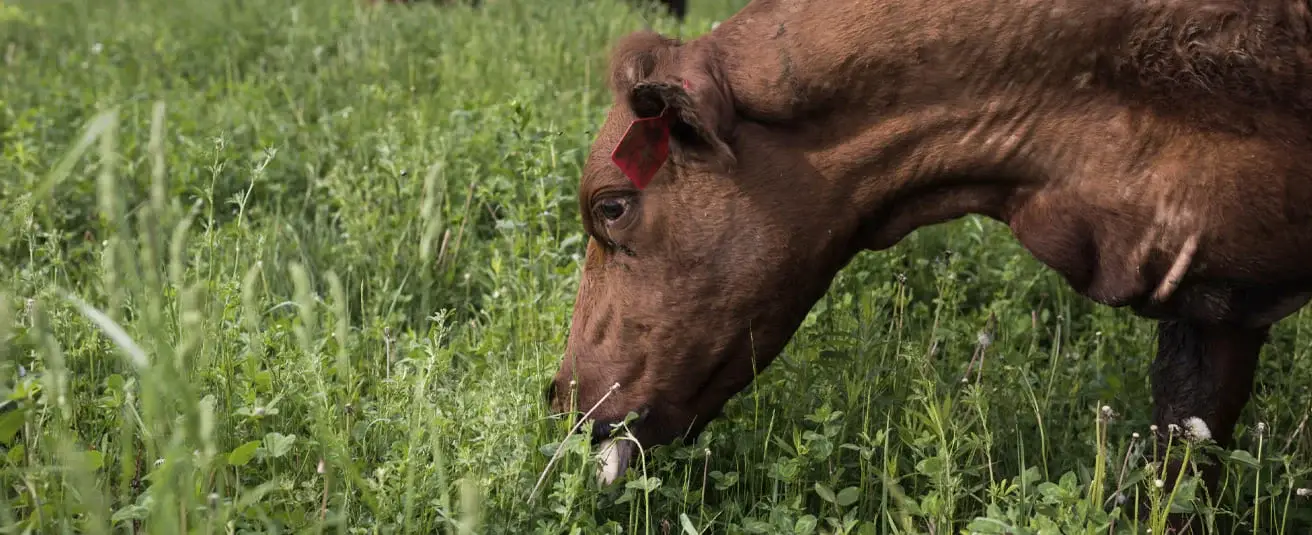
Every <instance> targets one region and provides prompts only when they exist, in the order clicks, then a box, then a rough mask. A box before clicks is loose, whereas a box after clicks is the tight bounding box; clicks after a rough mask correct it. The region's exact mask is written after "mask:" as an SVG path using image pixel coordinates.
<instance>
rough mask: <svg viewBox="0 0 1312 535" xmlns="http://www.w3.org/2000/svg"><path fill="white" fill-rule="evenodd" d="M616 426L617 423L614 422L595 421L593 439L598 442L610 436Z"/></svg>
mask: <svg viewBox="0 0 1312 535" xmlns="http://www.w3.org/2000/svg"><path fill="white" fill-rule="evenodd" d="M615 427H616V426H615V424H614V423H612V422H593V423H592V441H593V442H597V441H601V440H605V439H608V438H610V433H611V431H612V430H614V429H615Z"/></svg>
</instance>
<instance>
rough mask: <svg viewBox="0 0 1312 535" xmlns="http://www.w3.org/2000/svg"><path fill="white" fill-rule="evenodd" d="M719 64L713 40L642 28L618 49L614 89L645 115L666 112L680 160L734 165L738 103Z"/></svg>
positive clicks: (673, 151) (674, 151)
mask: <svg viewBox="0 0 1312 535" xmlns="http://www.w3.org/2000/svg"><path fill="white" fill-rule="evenodd" d="M718 65H719V62H718V61H717V58H716V54H715V51H714V49H713V48H711V47H710V46H709V45H705V44H694V45H682V44H680V43H679V42H678V41H676V40H674V39H670V38H667V37H664V36H662V35H659V34H657V33H654V32H636V33H633V34H630V35H628V36H626V37H625V38H624V39H622V40H621V41H620V42H619V43H618V44H617V46H616V47H615V49H614V51H613V52H612V56H611V79H610V83H611V89H612V91H613V92H614V94H615V96H616V98H617V100H620V101H624V100H627V104H628V105H629V107H630V109H632V110H633V113H634V114H635V115H636V116H637V119H639V120H641V119H651V118H655V117H660V116H661V115H662V114H665V115H666V117H667V119H668V123H669V137H670V139H671V140H672V141H673V144H672V145H673V146H672V147H670V148H671V151H670V152H671V154H672V155H673V156H674V157H675V158H676V159H679V160H687V159H697V160H702V161H711V160H714V161H717V162H719V163H722V164H732V163H733V161H734V154H733V151H732V150H731V149H730V147H729V143H730V139H729V138H730V136H731V135H732V133H733V119H734V107H733V100H732V96H731V93H730V91H729V89H728V86H727V85H726V84H725V83H724V82H723V80H724V78H723V77H722V76H720V73H719V70H718ZM617 103H618V102H617Z"/></svg>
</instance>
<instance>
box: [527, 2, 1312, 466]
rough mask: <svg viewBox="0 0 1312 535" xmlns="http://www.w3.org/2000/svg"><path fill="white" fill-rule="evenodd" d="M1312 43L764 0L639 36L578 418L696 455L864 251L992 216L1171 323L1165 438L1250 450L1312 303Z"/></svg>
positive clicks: (1255, 7)
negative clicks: (1270, 339) (1274, 330)
mask: <svg viewBox="0 0 1312 535" xmlns="http://www.w3.org/2000/svg"><path fill="white" fill-rule="evenodd" d="M1310 35H1312V15H1310V14H1309V9H1308V4H1307V3H1306V0H1197V1H1183V0H1055V1H1053V0H1022V1H1014V2H998V1H996V0H947V1H942V2H922V1H910V0H880V1H875V2H871V1H861V0H755V1H753V2H752V3H750V4H749V5H748V6H746V7H745V8H743V9H742V10H741V11H739V12H738V13H737V14H736V15H734V16H733V17H731V18H729V19H727V20H725V21H724V22H723V23H721V24H720V25H719V27H718V28H717V29H715V30H714V31H712V32H711V33H710V34H709V35H705V36H703V37H700V38H697V39H694V40H691V41H688V42H686V43H685V42H678V41H675V40H672V39H667V38H665V37H662V36H659V35H655V34H652V33H647V32H641V33H635V34H633V35H630V36H628V37H626V38H625V39H623V40H622V41H621V42H619V43H618V45H617V46H616V48H615V50H614V51H613V55H612V58H611V70H610V79H609V84H610V89H611V91H612V95H613V97H614V99H615V104H614V106H613V107H612V108H611V109H610V111H609V114H608V115H607V117H606V120H605V123H604V124H603V125H602V127H601V129H600V131H599V133H598V135H597V138H596V141H595V143H594V144H593V145H592V148H591V153H590V155H589V156H588V159H587V162H586V166H585V168H584V170H583V175H582V177H581V184H580V189H579V202H580V208H581V210H582V219H583V226H584V228H585V229H586V230H587V232H588V234H589V236H590V237H591V238H590V240H589V242H588V245H587V251H586V257H585V261H584V266H583V275H582V282H581V284H580V287H579V293H578V300H577V303H576V304H575V309H574V317H573V323H572V325H571V328H570V332H569V342H568V348H567V351H566V357H565V359H564V362H563V363H562V367H561V368H560V370H559V372H558V373H557V374H556V376H555V378H554V381H553V384H552V388H551V389H550V390H551V392H549V394H548V395H549V397H550V398H551V401H552V404H553V408H554V409H556V410H566V409H569V408H570V407H566V406H565V405H566V404H567V403H568V400H570V399H571V398H572V399H574V400H575V401H576V405H575V407H577V408H578V409H579V410H588V409H589V408H591V407H593V406H594V405H596V408H595V411H594V412H593V413H592V419H593V420H595V421H596V422H598V423H599V425H596V426H595V430H596V431H595V433H596V436H597V437H598V438H604V437H605V436H606V435H607V433H608V432H609V430H610V428H611V427H612V425H613V424H614V423H615V422H618V421H619V420H621V419H622V418H624V417H625V415H626V414H627V413H629V412H630V411H632V412H635V413H638V414H639V415H640V418H639V419H638V420H637V421H636V422H633V423H632V424H631V429H632V431H633V433H634V436H635V437H636V438H637V439H638V440H640V441H641V443H642V444H644V446H652V445H659V444H663V443H668V442H670V441H672V440H674V439H676V438H677V437H680V436H685V435H687V436H695V435H696V434H697V433H699V432H700V431H701V429H702V428H703V427H704V426H705V425H706V424H707V423H708V422H709V421H710V420H711V419H712V418H714V417H716V416H717V415H718V414H719V412H720V410H721V408H722V407H723V405H724V403H725V402H726V401H727V400H728V399H729V398H730V397H731V396H733V395H735V394H736V393H738V392H739V391H741V390H742V389H743V388H744V387H746V386H747V385H748V384H749V383H750V381H751V380H752V377H753V368H755V369H757V370H759V369H762V368H764V367H765V366H767V365H769V364H770V362H771V361H772V360H773V359H774V358H775V356H776V355H777V354H778V353H779V352H780V351H781V349H782V348H783V347H784V345H785V344H786V343H787V342H788V340H789V339H790V337H791V336H792V335H793V333H794V332H795V330H796V329H797V328H798V326H799V324H800V323H801V321H802V320H803V318H804V317H805V316H806V314H807V312H808V310H809V309H810V308H811V307H812V305H813V304H814V303H815V302H816V301H817V300H818V299H819V298H820V297H822V295H823V294H824V293H825V292H826V291H827V289H828V287H829V284H830V281H831V280H832V278H833V277H834V275H835V274H836V273H837V272H838V271H839V270H840V269H842V268H843V267H844V265H845V264H847V263H848V262H849V260H851V259H852V257H853V256H854V255H855V254H857V253H858V252H860V251H862V250H867V249H868V250H880V249H885V248H888V247H890V246H892V245H894V244H895V243H897V242H898V241H899V240H900V239H901V238H902V237H904V236H906V235H907V234H908V233H910V232H912V231H913V230H915V229H917V228H919V227H923V226H926V225H931V224H935V223H939V222H943V221H947V220H951V219H954V218H957V217H961V216H963V215H966V214H982V215H984V216H987V217H990V218H994V219H997V220H1000V221H1002V222H1005V223H1006V224H1007V225H1009V226H1010V228H1011V230H1012V231H1013V232H1014V235H1015V236H1016V237H1017V239H1018V240H1019V241H1020V243H1022V244H1023V245H1024V247H1025V248H1026V249H1027V250H1028V251H1030V252H1031V253H1032V254H1033V255H1034V256H1035V257H1036V258H1037V259H1039V260H1040V261H1042V262H1043V263H1044V264H1046V265H1047V266H1049V267H1051V268H1052V269H1054V270H1056V271H1058V272H1060V273H1061V275H1062V276H1063V277H1064V278H1065V280H1066V281H1067V282H1068V283H1069V284H1070V285H1071V287H1072V288H1074V289H1075V290H1076V291H1078V292H1080V293H1081V294H1082V295H1084V296H1087V297H1088V298H1090V299H1092V300H1094V301H1096V302H1099V303H1103V304H1106V305H1110V306H1115V307H1123V306H1128V307H1130V309H1131V310H1133V311H1134V313H1136V314H1138V315H1140V316H1143V317H1147V318H1153V319H1156V320H1158V321H1159V339H1158V342H1157V343H1158V349H1157V357H1156V361H1155V363H1154V365H1153V368H1152V377H1151V380H1152V387H1153V396H1154V402H1155V409H1154V414H1153V419H1154V421H1155V422H1156V423H1157V425H1158V426H1159V428H1160V430H1161V431H1162V432H1163V433H1164V432H1165V430H1167V429H1168V428H1169V427H1168V424H1181V423H1183V422H1184V421H1185V420H1187V419H1189V418H1191V417H1198V418H1201V419H1202V420H1203V421H1204V422H1205V423H1206V424H1207V425H1208V426H1209V427H1210V429H1211V432H1212V434H1213V438H1214V439H1215V440H1216V441H1217V442H1219V443H1220V444H1222V445H1224V444H1227V443H1228V442H1229V440H1230V438H1231V435H1232V431H1233V428H1234V426H1235V424H1236V420H1237V419H1238V416H1239V413H1240V410H1241V408H1243V407H1244V405H1245V404H1246V403H1247V400H1248V398H1249V395H1250V389H1251V386H1252V382H1253V373H1254V369H1255V367H1256V365H1257V361H1258V353H1259V351H1260V349H1261V347H1262V346H1263V345H1264V341H1265V340H1266V337H1267V332H1268V330H1269V328H1270V326H1271V325H1272V324H1273V323H1275V322H1276V321H1279V320H1280V319H1282V318H1284V317H1286V316H1288V315H1290V314H1291V313H1293V312H1295V311H1297V310H1298V309H1299V308H1300V307H1302V306H1303V305H1304V304H1305V303H1306V302H1307V301H1308V300H1309V298H1312V85H1309V82H1312V44H1310V41H1312V37H1309V36H1310ZM666 151H668V161H666V160H667V158H666V154H667V152H666ZM644 186H645V187H644ZM753 359H754V360H755V362H754V363H753ZM571 387H574V388H576V391H574V392H571ZM608 395H609V397H606V396H608ZM603 399H604V403H600V404H599V405H598V401H599V400H603ZM629 444H630V443H628V442H616V443H614V445H615V447H614V449H613V450H612V451H613V452H614V453H613V454H611V455H610V462H609V464H608V465H607V467H606V469H605V473H604V474H603V477H604V479H605V480H607V481H609V480H613V479H614V478H615V477H617V476H618V475H620V473H622V472H623V470H624V468H625V466H626V464H627V463H628V460H629V457H630V456H631V452H632V451H633V449H632V447H631V446H630V445H629ZM1207 477H1208V478H1209V479H1208V481H1209V483H1214V482H1215V473H1214V472H1212V473H1209V475H1208V476H1207Z"/></svg>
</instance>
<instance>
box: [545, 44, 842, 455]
mask: <svg viewBox="0 0 1312 535" xmlns="http://www.w3.org/2000/svg"><path fill="white" fill-rule="evenodd" d="M726 80H727V76H726V73H725V72H723V69H722V66H721V62H720V61H719V60H718V58H717V57H716V53H715V51H714V48H713V46H712V45H710V44H709V43H704V42H692V43H688V44H685V45H680V44H678V43H677V42H675V41H672V40H667V39H665V38H663V37H660V36H658V35H655V34H652V33H638V34H634V35H631V36H629V37H627V38H626V39H624V40H623V41H621V42H620V43H619V44H618V45H617V46H616V47H615V49H614V52H613V55H612V58H611V77H610V86H611V91H612V95H613V97H614V104H613V106H612V108H611V109H610V111H609V114H608V115H607V117H606V120H605V123H604V124H603V125H602V127H601V128H600V131H599V132H598V135H597V138H596V141H595V143H594V144H593V145H592V148H591V153H590V154H589V156H588V159H587V162H586V164H585V167H584V169H583V176H582V177H581V185H580V189H579V202H580V209H581V211H582V219H583V225H584V227H585V229H586V231H587V233H588V235H589V236H590V239H589V241H588V244H587V251H586V257H585V260H584V266H583V275H582V283H581V285H580V287H579V292H578V300H577V303H576V304H575V308H574V317H573V323H572V325H571V328H570V332H569V342H568V347H567V349H566V353H565V356H564V361H563V363H562V365H561V368H560V370H559V372H558V373H557V374H556V376H555V378H554V380H553V382H552V385H551V388H549V389H548V396H549V397H550V399H551V402H552V406H553V409H555V410H571V409H574V410H578V411H587V410H589V409H590V408H592V407H593V406H594V405H596V404H597V402H598V401H599V400H601V399H602V398H603V396H607V394H608V393H609V397H607V398H606V399H605V401H604V402H602V403H600V404H599V405H597V406H596V408H595V410H594V411H593V413H592V415H591V419H592V420H594V422H595V425H594V436H596V435H601V436H599V437H598V438H599V439H600V438H603V437H604V436H605V435H608V434H609V432H610V430H611V427H612V425H613V424H615V423H617V422H620V421H622V420H623V419H624V418H625V416H626V415H627V414H628V413H630V412H632V413H636V414H638V415H639V419H638V420H636V421H633V422H630V423H629V429H630V430H631V431H632V432H633V434H634V436H635V437H636V438H637V439H638V440H639V442H641V444H642V445H643V447H649V446H652V445H658V444H663V443H668V442H671V441H673V440H675V439H677V438H679V437H685V438H687V437H691V436H695V435H696V434H698V433H700V431H701V429H702V428H703V427H704V426H705V425H706V424H707V423H708V422H709V421H710V420H711V419H712V418H714V417H715V416H716V415H717V414H718V413H719V412H720V410H721V409H722V407H723V406H724V404H725V402H726V401H727V400H728V399H729V398H730V397H731V396H733V395H734V394H736V393H738V392H739V391H741V390H742V389H743V388H745V387H746V386H747V385H748V384H749V383H750V382H751V381H752V379H753V377H754V373H755V372H757V371H760V370H761V369H762V368H764V367H765V366H766V365H767V364H768V363H769V362H770V361H771V360H773V359H774V357H775V356H776V355H777V354H778V353H779V352H780V351H781V350H782V349H783V347H784V345H785V344H786V343H787V342H788V340H789V339H790V338H791V336H792V335H793V333H794V332H795V331H796V329H797V328H798V326H799V325H800V324H801V322H802V320H803V319H805V316H806V314H807V312H808V310H809V309H810V308H811V307H812V306H813V305H814V304H815V302H816V301H817V300H818V299H819V298H820V297H822V296H823V295H824V293H825V291H826V290H827V289H828V287H829V284H830V281H831V280H832V279H833V276H834V275H835V273H837V271H838V270H839V269H840V268H841V267H842V266H843V265H844V264H845V263H846V262H847V261H848V260H850V258H851V257H852V254H853V253H854V251H855V249H856V248H854V247H852V243H851V242H852V236H853V233H854V231H855V229H856V228H857V227H858V226H859V222H860V218H859V217H858V215H859V214H858V213H857V211H856V210H855V209H853V207H852V206H851V204H852V203H851V201H850V199H848V198H846V197H845V196H846V195H847V193H850V192H844V191H842V189H841V188H839V187H837V186H836V185H835V184H833V183H831V182H830V181H828V180H827V179H826V178H825V176H824V173H821V172H820V171H819V170H817V168H816V167H814V166H813V165H812V162H810V161H808V152H807V150H806V149H805V148H804V147H802V146H799V145H798V144H797V142H796V141H797V138H794V137H792V136H793V135H794V134H792V133H788V132H787V130H786V129H782V128H778V127H768V126H766V125H764V124H762V123H761V122H758V121H755V120H751V119H749V118H747V117H744V116H743V115H742V114H741V113H739V112H738V111H737V110H736V105H735V98H734V94H733V91H732V90H731V88H730V87H729V85H728V83H727V81H726ZM617 384H618V387H615V388H614V389H613V392H611V390H612V387H613V385H617ZM571 402H572V403H573V406H572V407H571V406H570V403H571ZM618 444H619V445H620V453H619V454H618V456H619V457H620V462H619V463H618V465H617V466H616V465H612V466H613V467H614V468H618V469H619V470H620V471H622V470H623V468H624V465H625V464H626V463H627V459H628V457H629V455H630V452H632V451H633V450H632V449H631V446H626V445H625V444H628V442H624V441H621V442H619V443H618ZM615 475H618V474H616V473H613V474H610V477H614V476H615Z"/></svg>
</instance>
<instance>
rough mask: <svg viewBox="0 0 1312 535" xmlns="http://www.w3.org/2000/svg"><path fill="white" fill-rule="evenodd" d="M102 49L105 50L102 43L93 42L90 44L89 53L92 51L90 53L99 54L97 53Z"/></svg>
mask: <svg viewBox="0 0 1312 535" xmlns="http://www.w3.org/2000/svg"><path fill="white" fill-rule="evenodd" d="M103 50H105V45H102V44H100V43H96V44H94V45H91V53H92V54H99V53H100V52H101V51H103Z"/></svg>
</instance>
